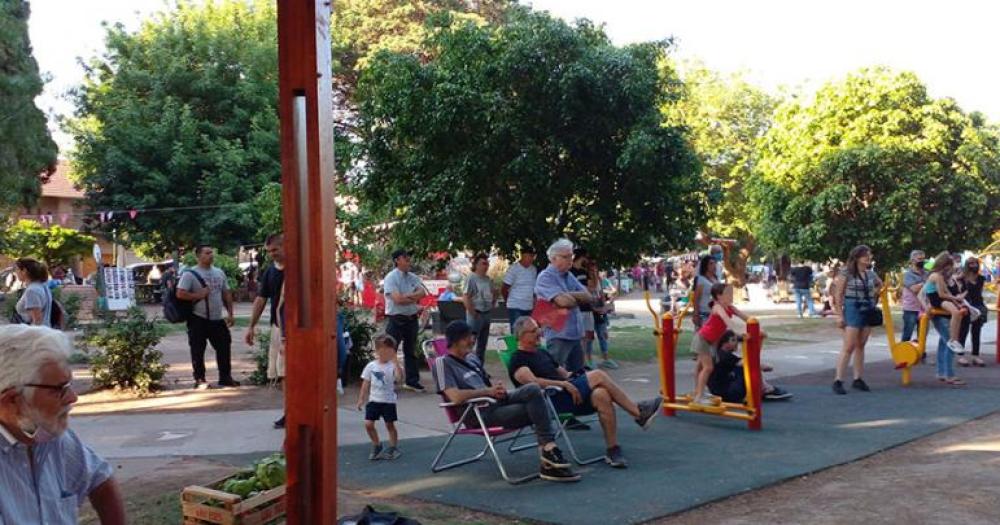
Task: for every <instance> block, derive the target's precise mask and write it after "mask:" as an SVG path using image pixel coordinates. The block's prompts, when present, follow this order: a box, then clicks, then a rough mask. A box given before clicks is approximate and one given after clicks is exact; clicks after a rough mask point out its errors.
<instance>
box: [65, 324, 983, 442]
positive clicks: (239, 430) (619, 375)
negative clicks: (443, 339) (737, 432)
mask: <svg viewBox="0 0 1000 525" xmlns="http://www.w3.org/2000/svg"><path fill="white" fill-rule="evenodd" d="M995 323H996V321H995V320H994V321H990V323H989V324H987V325H986V327H985V328H984V339H985V341H984V342H983V345H984V348H985V356H984V357H985V358H986V359H987V361H988V362H990V363H991V364H992V363H993V360H994V356H993V351H994V350H993V349H994V348H995V334H996V324H995ZM936 344H937V337H936V335H932V336H930V337H929V341H928V348H929V349H933V348H936ZM840 345H841V342H840V340H839V339H836V340H829V341H822V342H816V343H808V344H800V345H788V346H779V347H773V348H771V347H767V348H766V349H765V353H764V357H763V359H764V361H766V362H768V363H770V364H772V365H774V367H775V372H774V373H769V374H767V375H766V377H767V379H768V380H770V381H773V382H775V383H777V384H781V378H782V377H786V376H796V375H799V374H803V373H809V372H817V371H823V370H829V369H831V368H832V367H833V366H834V364H835V363H836V359H837V355H838V353H839V351H840ZM888 359H890V355H889V351H888V347H887V345H886V341H885V338H884V336H882V337H873V338H872V340H871V342H870V343H869V347H868V355H867V361H869V362H877V361H884V360H888ZM933 362H934V361H933V355H931V356H930V358H929V363H933ZM929 366H930V367H932V366H933V364H931V365H929ZM693 367H694V363H693V362H692V361H688V360H681V361H678V363H677V381H678V386H677V391H678V392H686V391H689V390H691V389H692V388H693V378H692V376H693ZM931 370H933V368H931ZM987 370H991V369H987ZM612 376H613V377H614V378H615V379H616V381H618V382H619V383H620V384H621V385H622V387H623V389H624V390H625V391H626V392H628V393H629V395H630V396H632V397H633V398H635V399H645V398H649V397H653V396H655V395H656V393H657V392H658V391H659V377H658V375H657V369H656V367H655V366H651V365H648V364H644V365H631V366H623V367H622V369H620V370H617V371H613V372H612ZM424 383H425V384H430V377H429V375H428V373H427V372H426V371H424ZM792 391H793V393H794V389H792ZM355 395H356V393H353V392H349V393H348V395H347V396H345V399H342V400H341V403H340V408H339V409H338V413H337V415H338V442H339V443H340V444H341V445H350V444H357V443H365V442H366V441H367V439H368V438H367V437H366V435H365V432H364V427H363V423H362V420H361V419H362V418H361V417H360V415H359V414H358V412H356V411H355V410H353V408H352V405H353V401H354V399H355V397H354V396H355ZM439 401H440V399H439V398H438V396H436V395H433V394H413V393H409V392H402V393H401V394H400V401H399V414H400V418H401V419H400V422H399V424H398V427H399V432H400V438H401V439H411V438H420V437H426V436H432V435H436V434H442V433H444V432H447V430H448V426H447V422H446V421H445V420H444V417H443V414H442V413H441V409H440V408H439V407H438V406H437V403H438V402H439ZM279 416H280V410H250V411H237V412H200V413H166V414H155V415H129V414H121V415H98V416H77V417H74V418H73V422H72V426H73V428H74V429H75V430H76V432H77V433H78V434H80V435H81V436H82V437H83V439H84V440H85V441H86V442H87V443H90V444H91V445H92V446H94V448H95V449H96V450H97V451H98V452H99V453H100V454H102V455H104V456H105V457H109V458H142V457H156V456H187V455H192V456H197V455H204V456H214V455H224V454H240V453H254V452H271V451H274V450H277V449H279V448H280V447H281V443H282V440H283V438H284V433H283V432H282V431H280V430H274V429H272V428H271V422H272V421H273V420H274V419H277V418H278V417H279ZM381 428H382V427H381V426H380V429H381ZM109 429H113V431H110V432H109Z"/></svg>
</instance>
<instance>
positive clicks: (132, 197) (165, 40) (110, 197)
mask: <svg viewBox="0 0 1000 525" xmlns="http://www.w3.org/2000/svg"><path fill="white" fill-rule="evenodd" d="M275 16H276V15H275V7H274V3H273V2H270V1H266V0H255V1H252V2H247V1H242V0H225V1H221V2H207V3H205V4H204V5H198V6H196V5H194V4H191V3H188V2H181V3H179V4H178V5H177V7H176V9H175V10H173V11H169V12H164V13H160V14H159V15H157V16H155V17H154V18H152V19H150V20H147V21H146V22H144V23H143V24H142V26H141V28H140V29H139V30H138V31H136V32H134V33H129V32H127V31H125V29H124V28H123V27H122V26H120V25H117V26H113V27H109V28H108V33H107V36H106V46H107V51H106V52H105V53H104V54H103V55H102V56H100V57H97V58H95V59H93V60H92V61H91V62H90V64H89V66H88V68H87V75H86V80H85V82H84V84H83V86H81V87H80V88H79V90H78V93H77V96H76V105H77V110H76V118H75V119H73V120H72V122H71V123H70V125H69V126H68V128H69V130H70V132H71V133H72V135H73V137H74V139H75V141H76V145H77V151H76V155H75V157H74V159H73V161H74V171H75V173H76V174H77V176H78V178H79V182H80V183H81V184H82V186H83V188H84V189H85V191H86V193H87V199H88V204H89V205H90V206H91V207H92V208H93V209H96V210H108V209H112V210H129V209H146V208H175V209H174V210H171V211H164V212H154V213H140V214H138V216H136V218H135V219H131V218H129V217H127V216H126V215H125V214H117V215H118V216H116V217H115V218H114V219H113V220H112V221H109V222H107V223H104V224H102V225H99V226H98V227H100V228H102V229H105V230H110V229H112V228H114V229H116V230H117V231H118V235H119V238H121V239H123V240H124V242H125V243H126V244H129V245H132V246H137V247H139V248H141V249H142V250H143V251H144V252H145V253H149V254H159V255H162V254H166V253H169V252H170V251H171V250H172V249H173V248H176V247H178V246H190V245H192V244H195V243H198V242H204V243H208V244H213V245H216V246H218V247H220V248H232V247H233V246H235V245H239V244H241V243H246V242H249V241H252V240H254V234H255V233H256V231H257V224H256V222H257V213H255V210H254V209H253V207H252V204H251V203H252V201H253V199H254V197H256V195H257V193H258V192H259V191H260V190H261V188H263V187H264V186H265V185H266V184H267V183H269V182H273V181H277V180H278V179H279V177H280V172H281V166H280V161H279V151H278V135H277V130H278V118H277V112H276V105H277V77H278V66H277V47H276V38H277V28H276V24H275ZM176 208H180V209H176Z"/></svg>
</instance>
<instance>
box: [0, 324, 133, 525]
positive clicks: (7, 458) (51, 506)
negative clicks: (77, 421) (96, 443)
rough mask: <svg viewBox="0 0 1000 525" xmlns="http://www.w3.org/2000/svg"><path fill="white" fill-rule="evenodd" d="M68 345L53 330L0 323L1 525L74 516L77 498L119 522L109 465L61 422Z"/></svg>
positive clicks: (65, 416)
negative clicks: (2, 324)
mask: <svg viewBox="0 0 1000 525" xmlns="http://www.w3.org/2000/svg"><path fill="white" fill-rule="evenodd" d="M69 353H70V343H69V340H68V339H67V338H66V336H65V335H63V334H62V333H61V332H58V331H56V330H52V329H50V328H45V327H33V326H24V325H9V326H4V327H0V487H2V490H0V525H21V524H29V523H30V524H34V523H44V524H46V525H64V524H65V525H70V524H75V523H77V513H78V510H79V508H80V505H81V504H83V502H84V500H90V503H91V505H93V507H94V510H95V511H97V515H98V516H99V517H100V520H101V523H102V524H104V525H118V524H123V523H125V505H124V503H123V502H122V497H121V492H120V491H119V489H118V484H117V483H116V482H115V480H114V478H113V477H112V468H111V465H109V464H108V462H107V461H104V460H103V459H102V458H100V457H99V456H98V455H97V454H95V453H94V451H93V450H91V449H90V447H88V446H87V445H85V444H84V443H83V442H82V441H80V438H79V437H78V436H77V435H76V434H75V433H74V432H73V431H72V430H69V428H68V426H69V412H70V410H71V409H72V407H73V404H74V403H76V400H77V396H76V393H75V392H74V391H73V387H72V384H71V380H72V372H71V371H70V369H69V366H68V364H67V357H68V356H69Z"/></svg>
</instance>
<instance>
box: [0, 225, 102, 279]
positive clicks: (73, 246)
mask: <svg viewBox="0 0 1000 525" xmlns="http://www.w3.org/2000/svg"><path fill="white" fill-rule="evenodd" d="M94 242H96V241H95V240H94V238H93V237H91V236H90V235H87V234H84V233H80V232H78V231H76V230H72V229H69V228H63V227H62V226H59V225H52V226H43V225H42V224H39V223H38V222H35V221H31V220H20V221H17V223H15V224H14V225H13V226H12V227H11V228H9V229H7V230H6V231H4V232H3V235H2V236H0V253H2V254H4V255H7V256H8V257H11V258H14V257H33V258H35V259H37V260H39V261H42V262H44V263H45V264H47V265H48V266H49V268H52V267H53V266H54V265H57V264H69V263H70V262H71V260H72V259H73V257H76V256H78V255H84V254H87V253H90V250H91V248H92V247H93V245H94Z"/></svg>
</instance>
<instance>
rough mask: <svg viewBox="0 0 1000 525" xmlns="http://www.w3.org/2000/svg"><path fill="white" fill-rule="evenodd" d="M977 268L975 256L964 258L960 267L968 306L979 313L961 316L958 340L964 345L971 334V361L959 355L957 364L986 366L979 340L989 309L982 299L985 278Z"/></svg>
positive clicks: (978, 264)
mask: <svg viewBox="0 0 1000 525" xmlns="http://www.w3.org/2000/svg"><path fill="white" fill-rule="evenodd" d="M979 268H980V263H979V259H977V258H975V257H969V258H968V259H966V260H965V264H964V265H963V267H962V275H961V277H960V279H961V280H962V284H963V285H965V292H966V295H965V300H966V302H968V303H969V306H971V307H972V308H975V309H976V310H979V315H978V316H975V319H973V317H974V316H973V315H967V316H964V317H962V326H961V328H960V329H959V336H958V341H959V342H960V343H962V346H965V338H966V337H967V336H968V335H969V334H970V333H971V334H972V361H971V362H970V361H969V360H967V359H966V358H965V356H962V357H959V358H958V364H959V366H969V365H970V364H971V365H974V366H986V362H985V361H983V360H982V359H980V358H979V342H980V339H981V337H982V333H983V325H984V324H986V315H987V312H988V311H989V310H988V308H986V301H985V300H983V287H984V286H985V285H986V278H985V277H983V275H982V273H981V272H980V271H979ZM970 313H971V310H970Z"/></svg>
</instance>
